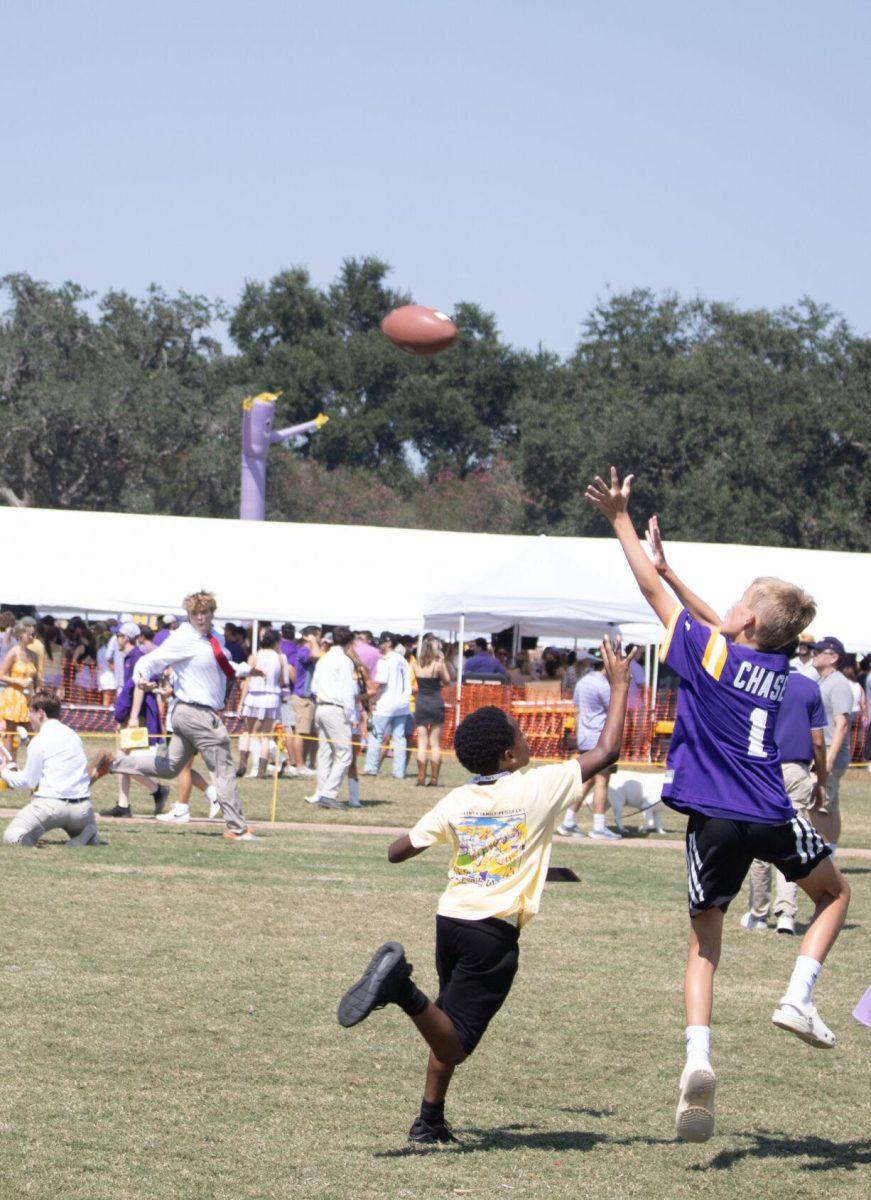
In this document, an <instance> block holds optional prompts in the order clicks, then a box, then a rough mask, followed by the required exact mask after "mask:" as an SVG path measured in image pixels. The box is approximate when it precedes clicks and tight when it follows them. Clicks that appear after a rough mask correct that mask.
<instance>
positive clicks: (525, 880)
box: [409, 758, 581, 926]
mask: <svg viewBox="0 0 871 1200" xmlns="http://www.w3.org/2000/svg"><path fill="white" fill-rule="evenodd" d="M580 795H581V767H580V764H579V762H578V760H577V759H576V758H573V759H571V760H570V761H569V762H565V763H560V764H558V765H557V766H552V767H536V768H535V769H534V770H532V771H527V772H526V773H525V774H523V773H521V772H520V771H515V772H514V773H513V774H511V775H505V776H503V777H502V778H501V779H497V780H496V781H495V782H494V783H489V784H476V783H468V784H466V785H465V786H464V787H458V788H455V789H454V790H453V791H452V792H448V794H447V795H446V796H445V797H444V798H443V799H442V800H440V801H439V803H438V804H437V805H436V806H435V808H432V809H430V811H429V812H428V813H425V814H424V815H423V816H422V817H421V818H420V820H419V821H418V823H417V824H416V825H415V827H414V828H413V829H412V830H410V832H409V837H410V839H411V844H412V846H414V847H415V848H416V849H418V850H420V849H423V848H424V847H426V846H434V845H436V844H437V843H439V842H444V843H446V844H447V845H449V846H450V847H451V850H452V858H451V865H450V869H449V871H448V886H447V888H446V889H445V891H444V892H443V893H442V897H441V899H440V900H439V905H438V912H439V914H440V915H441V916H443V917H459V918H461V919H462V920H465V921H480V920H483V919H484V918H485V917H501V918H503V919H509V920H513V919H516V920H517V924H518V925H519V926H523V925H525V924H526V922H527V921H530V920H532V918H533V917H534V916H535V914H536V913H537V912H538V906H539V902H540V900H541V889H542V888H543V887H544V881H545V879H546V877H547V865H548V863H549V862H550V848H551V843H552V841H553V835H554V830H555V829H556V827H557V825H558V824H559V821H560V818H561V817H562V814H563V811H564V810H565V808H566V806H567V805H569V804H570V803H571V802H572V801H573V800H579V799H580Z"/></svg>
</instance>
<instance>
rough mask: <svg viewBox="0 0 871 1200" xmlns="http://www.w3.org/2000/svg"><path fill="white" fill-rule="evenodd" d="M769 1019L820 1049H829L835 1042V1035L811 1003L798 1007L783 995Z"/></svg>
mask: <svg viewBox="0 0 871 1200" xmlns="http://www.w3.org/2000/svg"><path fill="white" fill-rule="evenodd" d="M771 1020H772V1021H773V1022H774V1024H775V1025H776V1026H777V1028H778V1029H785V1030H786V1031H787V1032H788V1033H794V1034H795V1035H796V1037H800V1038H801V1040H802V1041H803V1042H807V1043H808V1045H809V1046H816V1047H817V1048H818V1049H820V1050H831V1048H832V1047H833V1046H834V1044H835V1035H834V1034H833V1033H832V1031H831V1029H829V1027H828V1026H827V1025H826V1023H825V1021H823V1019H822V1017H821V1016H820V1014H819V1013H818V1012H817V1010H816V1009H815V1008H814V1006H813V1005H812V1004H805V1005H802V1006H801V1007H799V1005H797V1004H796V1003H795V1002H794V1001H792V1000H789V999H787V997H786V996H784V997H783V998H782V999H781V1001H780V1007H779V1008H776V1009H775V1010H774V1015H773V1016H772V1018H771Z"/></svg>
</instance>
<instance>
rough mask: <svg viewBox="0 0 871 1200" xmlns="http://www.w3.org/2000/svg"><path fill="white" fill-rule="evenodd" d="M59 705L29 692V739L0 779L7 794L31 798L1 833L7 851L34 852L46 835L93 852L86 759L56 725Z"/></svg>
mask: <svg viewBox="0 0 871 1200" xmlns="http://www.w3.org/2000/svg"><path fill="white" fill-rule="evenodd" d="M59 718H60V701H59V700H58V698H57V697H56V696H53V695H52V694H51V692H42V691H38V692H35V693H34V695H33V696H32V697H31V699H30V706H29V719H30V725H31V727H32V729H33V730H34V733H35V736H34V737H33V738H32V739H31V742H30V745H29V746H28V747H27V760H26V762H25V764H24V767H23V768H22V769H21V770H20V771H19V770H18V769H17V767H15V766H13V765H12V764H11V763H10V764H8V765H7V766H5V767H4V768H3V769H2V771H0V775H2V777H3V780H4V782H5V783H6V784H8V786H9V787H11V788H31V789H32V791H33V795H32V797H31V800H30V803H29V804H26V805H25V806H24V808H22V809H21V811H20V812H19V813H16V815H15V816H14V817H13V818H12V820H11V821H10V822H9V824H8V825H7V826H6V829H5V830H4V831H3V841H4V842H5V843H6V844H7V846H35V845H36V843H37V842H38V841H39V839H40V838H41V837H42V835H43V834H44V833H46V832H48V830H50V829H63V830H64V831H65V832H66V833H67V834H69V839H70V840H69V841H68V842H67V845H68V846H98V845H99V844H100V836H99V834H98V833H97V823H96V821H95V820H94V810H93V808H92V807H91V785H90V780H89V778H88V759H87V755H86V754H85V748H84V746H83V745H82V739H81V738H80V737H79V735H78V734H77V733H76V732H75V731H74V730H72V729H70V727H69V726H68V725H64V724H62V723H61V721H60V719H59Z"/></svg>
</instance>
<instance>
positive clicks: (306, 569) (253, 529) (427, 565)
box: [0, 508, 871, 650]
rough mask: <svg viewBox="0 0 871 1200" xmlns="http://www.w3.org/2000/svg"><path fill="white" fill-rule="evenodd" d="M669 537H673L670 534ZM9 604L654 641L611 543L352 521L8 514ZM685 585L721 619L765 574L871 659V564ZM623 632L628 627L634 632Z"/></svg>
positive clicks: (749, 550)
mask: <svg viewBox="0 0 871 1200" xmlns="http://www.w3.org/2000/svg"><path fill="white" fill-rule="evenodd" d="M667 532H668V531H667V530H666V534H667ZM0 544H2V545H3V547H4V549H5V551H6V564H7V567H6V570H4V572H3V575H2V583H0V601H2V602H5V603H7V604H33V605H35V606H36V607H37V609H38V610H39V611H41V612H51V611H52V610H54V609H74V610H78V611H81V612H152V613H162V612H173V611H175V612H179V611H180V610H181V608H180V606H181V601H182V599H183V597H184V596H185V595H186V594H187V593H189V592H191V591H195V590H197V589H198V588H207V589H209V590H211V591H214V592H215V593H216V595H217V597H218V602H219V615H220V616H222V617H224V618H233V617H235V618H239V619H243V620H251V619H255V618H257V617H265V618H269V619H271V620H282V619H284V620H293V621H296V622H297V623H300V622H307V621H311V622H315V621H322V622H325V623H329V624H338V623H340V622H346V623H349V624H352V625H354V626H355V627H356V628H358V629H359V628H368V629H373V630H375V631H376V632H377V631H378V630H380V629H395V630H398V631H403V632H404V631H408V632H417V631H419V630H420V629H422V628H432V629H436V630H440V631H443V630H454V629H458V628H459V619H460V616H461V615H462V614H465V624H466V628H467V629H468V630H478V631H480V632H482V633H487V632H492V631H494V630H496V629H498V628H503V627H504V626H506V625H511V624H519V625H520V627H521V629H522V630H523V631H524V632H527V633H539V634H541V635H543V636H548V635H550V636H557V635H559V634H562V635H564V636H577V637H583V636H593V637H595V636H598V635H599V634H600V633H601V632H603V631H604V630H605V629H607V628H608V627H609V626H611V625H613V624H615V623H617V624H621V625H622V626H623V628H624V632H625V633H627V634H629V635H630V636H633V637H634V638H635V640H640V639H641V637H642V636H644V635H645V634H649V635H650V636H654V635H655V633H656V632H657V631H658V626H657V624H656V623H655V618H654V617H653V613H652V612H651V611H650V609H649V608H648V607H647V605H646V604H645V602H644V601H643V600H642V599H641V597H640V596H639V594H638V591H637V588H636V587H635V583H634V581H633V579H632V576H631V574H630V572H629V569H628V567H627V566H626V564H625V562H624V560H623V556H622V553H621V551H620V548H619V546H618V545H617V543H616V541H615V540H614V539H612V538H610V537H602V538H551V537H537V538H535V537H519V536H513V535H500V534H485V533H446V532H439V531H434V530H426V529H389V528H374V527H369V526H355V525H304V524H294V523H291V522H278V521H267V522H258V521H238V520H217V519H205V518H198V517H160V516H143V515H139V514H134V513H104V512H75V511H69V510H57V511H56V510H51V509H34V508H0ZM666 551H667V553H668V556H669V561H670V562H671V564H672V565H673V567H674V568H675V570H676V571H677V572H678V574H679V575H681V576H683V577H684V578H686V580H687V582H688V583H689V584H690V586H692V587H694V588H695V590H696V591H697V592H699V593H700V594H701V595H703V596H704V597H705V599H706V600H707V601H708V602H709V603H710V604H711V605H712V606H713V607H714V608H715V609H716V610H717V611H718V612H720V613H723V612H724V611H725V610H726V608H728V606H729V604H731V603H732V602H733V601H734V600H735V599H737V598H738V596H740V595H741V593H742V592H743V590H744V588H745V587H746V586H747V584H748V583H750V582H751V580H753V579H754V578H755V577H756V576H758V575H778V576H780V577H781V578H783V579H789V580H792V581H793V582H795V583H799V584H801V585H802V586H803V587H805V588H807V590H808V591H809V592H810V593H811V594H812V595H813V596H815V598H816V600H817V605H818V616H817V619H816V620H815V621H814V623H813V625H812V626H811V628H812V631H813V632H814V633H815V634H816V635H818V636H823V635H826V634H834V635H835V636H837V637H839V638H841V640H842V641H843V642H844V643H845V644H846V645H847V647H848V648H849V649H853V650H868V649H871V617H869V615H868V603H867V602H868V596H869V594H871V555H869V554H846V553H840V552H829V551H813V550H789V549H783V548H780V547H774V548H771V547H764V546H725V545H707V544H699V543H679V542H673V543H668V542H666ZM627 623H631V624H632V626H633V627H632V628H631V629H627V628H626V625H627Z"/></svg>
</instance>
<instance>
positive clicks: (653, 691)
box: [650, 642, 659, 715]
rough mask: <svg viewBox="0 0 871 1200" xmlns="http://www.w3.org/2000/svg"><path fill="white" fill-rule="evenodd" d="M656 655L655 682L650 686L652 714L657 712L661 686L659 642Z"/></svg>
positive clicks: (654, 666)
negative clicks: (657, 698) (657, 700)
mask: <svg viewBox="0 0 871 1200" xmlns="http://www.w3.org/2000/svg"><path fill="white" fill-rule="evenodd" d="M655 651H656V653H655V655H654V659H653V682H652V684H651V687H650V708H651V715H654V714H655V713H656V693H657V689H658V688H659V642H657V643H656V646H655Z"/></svg>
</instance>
